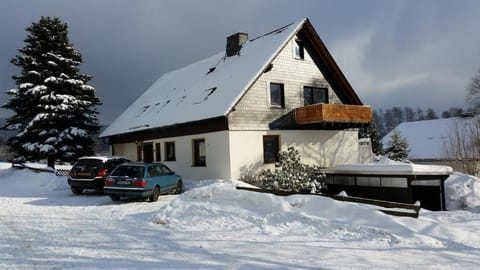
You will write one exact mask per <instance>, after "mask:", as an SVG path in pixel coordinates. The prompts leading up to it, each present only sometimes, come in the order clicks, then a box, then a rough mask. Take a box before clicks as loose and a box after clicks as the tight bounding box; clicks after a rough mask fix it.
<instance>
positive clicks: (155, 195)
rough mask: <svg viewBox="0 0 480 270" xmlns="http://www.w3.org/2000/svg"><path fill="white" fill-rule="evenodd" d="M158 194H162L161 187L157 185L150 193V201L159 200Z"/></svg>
mask: <svg viewBox="0 0 480 270" xmlns="http://www.w3.org/2000/svg"><path fill="white" fill-rule="evenodd" d="M158 196H160V188H159V187H158V186H155V188H154V189H153V192H152V195H150V198H149V199H150V202H156V201H158Z"/></svg>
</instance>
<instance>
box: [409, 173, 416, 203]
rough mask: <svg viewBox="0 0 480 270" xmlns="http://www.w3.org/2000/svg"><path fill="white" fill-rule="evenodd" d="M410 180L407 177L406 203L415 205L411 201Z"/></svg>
mask: <svg viewBox="0 0 480 270" xmlns="http://www.w3.org/2000/svg"><path fill="white" fill-rule="evenodd" d="M412 180H413V179H412V178H411V177H408V176H407V202H408V203H415V202H414V201H413V191H412Z"/></svg>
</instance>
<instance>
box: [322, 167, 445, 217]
mask: <svg viewBox="0 0 480 270" xmlns="http://www.w3.org/2000/svg"><path fill="white" fill-rule="evenodd" d="M324 173H325V174H326V176H327V178H326V184H327V189H328V191H327V193H329V194H332V195H333V194H338V193H339V192H341V191H345V192H346V193H347V194H348V195H349V196H355V197H362V198H369V199H376V200H385V201H393V202H401V203H411V204H413V203H415V202H417V201H419V202H420V205H421V207H422V208H425V209H428V210H434V211H441V210H446V207H445V180H446V179H447V178H448V177H449V176H450V175H451V174H452V173H453V169H452V168H451V167H449V166H437V165H417V164H409V163H395V164H380V163H379V164H348V165H338V166H335V167H331V168H328V169H326V170H324Z"/></svg>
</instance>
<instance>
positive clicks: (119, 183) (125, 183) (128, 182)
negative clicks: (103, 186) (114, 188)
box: [117, 180, 130, 185]
mask: <svg viewBox="0 0 480 270" xmlns="http://www.w3.org/2000/svg"><path fill="white" fill-rule="evenodd" d="M117 185H130V181H122V180H120V181H117Z"/></svg>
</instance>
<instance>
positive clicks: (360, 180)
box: [357, 176, 380, 187]
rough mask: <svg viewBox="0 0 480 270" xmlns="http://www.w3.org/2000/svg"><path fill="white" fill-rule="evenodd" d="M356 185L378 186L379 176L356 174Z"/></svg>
mask: <svg viewBox="0 0 480 270" xmlns="http://www.w3.org/2000/svg"><path fill="white" fill-rule="evenodd" d="M357 186H369V187H379V186H380V177H375V176H357Z"/></svg>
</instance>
